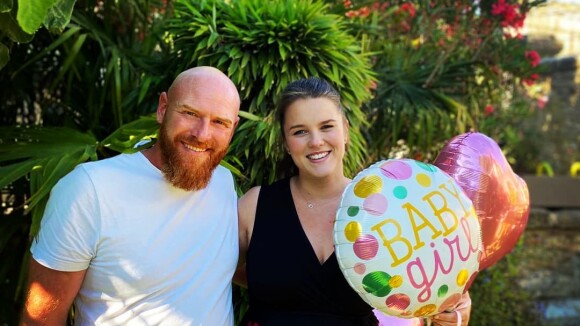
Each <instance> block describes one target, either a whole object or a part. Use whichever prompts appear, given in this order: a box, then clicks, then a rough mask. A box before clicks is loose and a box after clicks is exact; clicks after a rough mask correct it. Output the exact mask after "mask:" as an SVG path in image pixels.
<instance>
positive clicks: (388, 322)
mask: <svg viewBox="0 0 580 326" xmlns="http://www.w3.org/2000/svg"><path fill="white" fill-rule="evenodd" d="M373 312H374V313H375V316H376V317H377V319H378V320H379V326H422V325H423V321H422V320H421V319H420V318H412V319H403V318H397V317H393V316H389V315H385V314H383V313H382V312H381V311H379V310H377V309H374V310H373Z"/></svg>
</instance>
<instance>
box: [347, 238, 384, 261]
mask: <svg viewBox="0 0 580 326" xmlns="http://www.w3.org/2000/svg"><path fill="white" fill-rule="evenodd" d="M353 250H354V254H355V255H356V256H357V257H358V258H360V259H364V260H369V259H372V258H375V256H376V255H377V251H378V250H379V242H378V241H377V239H376V238H375V237H373V236H372V235H370V234H364V235H361V236H360V237H359V238H358V239H356V241H355V243H354V245H353Z"/></svg>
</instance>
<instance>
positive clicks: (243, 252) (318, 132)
mask: <svg viewBox="0 0 580 326" xmlns="http://www.w3.org/2000/svg"><path fill="white" fill-rule="evenodd" d="M277 118H278V121H279V123H280V128H281V131H282V140H283V143H284V146H285V149H286V151H287V153H288V156H287V158H286V159H287V161H288V162H289V163H290V164H289V169H288V171H287V172H286V171H284V172H286V173H284V174H283V175H284V176H285V177H284V178H283V179H281V180H279V181H277V182H275V183H273V184H272V185H269V186H264V187H254V188H252V189H250V190H249V191H248V192H247V193H246V194H245V195H244V196H243V197H242V198H240V200H239V202H238V212H239V223H240V225H239V235H240V266H242V268H241V269H240V271H239V273H237V275H236V278H235V280H236V282H237V283H239V284H242V285H245V282H246V278H245V277H246V275H245V273H247V285H248V293H249V300H250V308H249V311H248V313H247V315H246V318H245V322H244V323H243V325H244V326H245V325H252V326H254V325H259V326H270V325H273V326H285V325H305V326H307V325H316V326H319V325H333V326H342V325H345V326H347V325H348V326H350V325H377V324H378V321H377V319H376V317H375V316H374V314H373V309H372V307H370V306H369V305H368V304H367V303H365V302H364V301H363V300H362V299H361V298H360V296H359V295H358V294H357V293H356V292H355V291H354V290H353V289H352V288H351V287H350V286H349V285H348V283H347V281H346V280H345V278H344V276H343V275H342V272H341V271H340V268H339V266H338V262H337V258H336V256H335V253H334V244H333V237H332V235H333V226H334V219H335V214H336V210H337V208H338V205H339V201H340V199H341V195H342V193H343V190H344V189H345V188H346V186H347V185H348V184H349V182H350V181H351V180H350V179H349V178H347V177H346V176H345V175H344V173H343V158H344V154H345V151H346V145H347V143H348V122H347V120H346V117H345V115H344V112H343V110H342V106H341V104H340V95H339V94H338V92H337V91H336V90H335V89H334V88H333V87H332V86H331V85H330V84H329V83H327V82H326V81H324V80H321V79H318V78H309V79H302V80H298V81H295V82H292V83H290V84H289V85H288V86H287V87H286V89H285V90H284V92H283V94H282V98H281V101H280V104H279V107H278V112H277ZM244 264H245V270H244ZM466 310H467V311H466V313H465V314H464V315H465V316H464V318H463V319H464V321H465V319H467V318H468V317H469V308H467V309H466ZM444 315H449V316H444ZM438 317H440V318H444V319H446V318H447V319H448V320H450V321H451V322H452V323H451V324H449V325H455V324H456V323H457V316H456V314H455V313H451V314H441V315H439V316H438ZM464 324H466V323H464ZM442 325H444V324H442Z"/></svg>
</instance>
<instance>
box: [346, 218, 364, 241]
mask: <svg viewBox="0 0 580 326" xmlns="http://www.w3.org/2000/svg"><path fill="white" fill-rule="evenodd" d="M361 232H362V226H361V225H360V223H359V222H355V221H352V222H349V223H348V224H347V225H346V227H345V228H344V236H345V237H346V239H347V240H348V241H350V242H355V240H356V239H357V238H358V237H360V234H361Z"/></svg>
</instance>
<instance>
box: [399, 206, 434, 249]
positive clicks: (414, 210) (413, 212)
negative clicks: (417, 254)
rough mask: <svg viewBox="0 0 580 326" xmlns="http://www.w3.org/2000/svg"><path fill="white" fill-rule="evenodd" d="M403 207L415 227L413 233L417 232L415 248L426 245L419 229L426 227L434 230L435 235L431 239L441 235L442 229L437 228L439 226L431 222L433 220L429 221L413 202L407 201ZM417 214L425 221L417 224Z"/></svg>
mask: <svg viewBox="0 0 580 326" xmlns="http://www.w3.org/2000/svg"><path fill="white" fill-rule="evenodd" d="M402 207H403V208H404V209H406V210H407V215H408V216H409V221H410V222H411V226H412V227H413V233H414V234H415V247H414V249H415V250H417V249H419V248H421V247H423V246H424V245H425V242H422V241H421V238H420V237H419V231H420V230H421V229H423V228H425V227H428V228H429V229H431V231H433V236H431V239H435V238H437V237H438V236H440V235H441V231H439V230H437V228H436V227H435V226H434V225H433V224H431V222H429V220H428V219H427V218H426V217H425V215H423V214H422V213H421V211H419V210H418V209H417V207H415V206H413V204H411V203H405V204H404V205H403V206H402ZM415 215H416V216H418V217H419V218H420V219H421V220H422V221H423V223H421V224H419V225H417V222H416V221H415V218H414V216H415Z"/></svg>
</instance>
